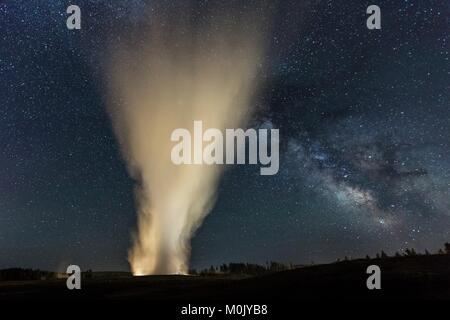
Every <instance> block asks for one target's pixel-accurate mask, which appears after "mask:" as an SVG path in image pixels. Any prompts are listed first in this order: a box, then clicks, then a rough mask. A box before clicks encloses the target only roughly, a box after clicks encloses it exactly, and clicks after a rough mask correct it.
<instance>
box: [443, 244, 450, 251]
mask: <svg viewBox="0 0 450 320" xmlns="http://www.w3.org/2000/svg"><path fill="white" fill-rule="evenodd" d="M444 247H445V253H446V254H450V243H448V242H446V243H445V244H444Z"/></svg>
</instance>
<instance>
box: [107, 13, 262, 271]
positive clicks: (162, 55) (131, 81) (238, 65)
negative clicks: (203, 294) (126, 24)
mask: <svg viewBox="0 0 450 320" xmlns="http://www.w3.org/2000/svg"><path fill="white" fill-rule="evenodd" d="M186 16H187V18H186ZM208 20H209V21H196V19H195V18H194V17H189V14H187V13H186V12H183V14H179V13H176V12H175V13H172V15H171V18H165V19H161V18H159V17H156V16H155V17H153V21H152V22H150V24H149V25H148V27H146V28H145V29H146V30H145V32H142V31H136V33H134V34H133V33H132V35H131V36H130V35H129V34H128V35H126V34H125V35H124V36H125V37H126V38H127V39H126V44H121V45H120V46H118V47H119V49H118V50H117V49H116V50H114V52H112V54H111V55H112V59H111V63H110V66H109V67H108V70H107V76H108V78H109V80H110V81H109V83H110V92H111V108H110V113H111V117H112V119H113V123H114V127H115V131H116V134H117V137H118V139H119V141H120V144H121V148H122V152H123V155H124V158H125V159H126V161H127V164H128V167H129V172H130V174H131V175H132V177H133V178H134V179H135V180H136V181H137V186H136V200H137V204H138V210H139V212H138V229H137V232H136V233H135V234H134V244H133V247H132V248H131V249H130V251H129V262H130V264H131V268H132V272H133V274H135V275H146V274H173V273H187V270H188V260H189V256H190V239H191V237H192V235H193V233H194V232H195V230H196V229H197V228H198V226H199V225H200V224H201V222H202V220H203V218H204V217H205V215H206V214H208V212H209V211H210V209H211V207H212V205H213V204H214V201H215V193H216V188H217V183H218V179H219V177H220V174H221V171H222V170H223V167H222V166H213V165H179V166H177V165H174V164H173V163H172V162H171V158H170V155H171V149H172V147H173V146H174V144H175V143H174V142H172V141H171V140H170V136H171V133H172V131H173V130H174V129H177V128H187V129H188V130H190V131H191V132H192V130H193V124H194V120H202V121H203V125H204V127H205V128H217V129H220V130H224V129H225V128H238V127H242V126H245V125H246V121H247V119H248V117H249V115H250V114H251V105H252V103H253V102H252V98H253V97H254V95H255V93H256V90H257V89H258V78H259V75H258V72H259V71H260V70H259V66H260V64H261V60H262V53H263V52H262V51H263V50H262V46H261V43H262V37H261V32H260V31H259V30H260V27H261V25H258V24H257V23H256V20H257V19H256V16H252V17H251V16H249V15H246V16H245V17H244V14H240V15H238V17H236V16H234V17H233V19H231V16H227V17H220V15H216V17H215V18H212V17H211V18H210V19H208Z"/></svg>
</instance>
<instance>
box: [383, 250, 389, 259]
mask: <svg viewBox="0 0 450 320" xmlns="http://www.w3.org/2000/svg"><path fill="white" fill-rule="evenodd" d="M387 257H388V255H387V254H386V253H385V252H384V251H383V250H381V259H386V258H387Z"/></svg>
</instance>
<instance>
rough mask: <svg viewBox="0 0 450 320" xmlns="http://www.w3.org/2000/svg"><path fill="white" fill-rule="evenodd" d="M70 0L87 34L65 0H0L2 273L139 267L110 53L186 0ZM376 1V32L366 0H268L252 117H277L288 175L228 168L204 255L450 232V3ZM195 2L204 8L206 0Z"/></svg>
mask: <svg viewBox="0 0 450 320" xmlns="http://www.w3.org/2000/svg"><path fill="white" fill-rule="evenodd" d="M76 2H77V4H78V5H79V6H80V8H81V10H82V29H81V30H80V31H69V30H67V28H66V17H67V14H66V8H67V6H68V5H69V4H68V3H66V2H65V1H54V2H53V1H52V2H50V1H48V2H47V3H43V2H42V1H2V2H1V4H0V28H1V30H2V34H1V36H0V77H1V79H2V81H1V82H0V101H2V106H1V108H0V177H1V178H0V244H1V245H0V257H1V258H0V268H3V267H8V266H30V267H40V268H48V269H55V268H60V267H61V266H62V265H66V263H67V262H73V263H77V264H79V265H80V266H82V267H83V268H86V269H87V268H94V269H121V270H122V269H128V268H129V266H128V264H127V261H126V252H127V248H128V247H129V246H130V238H129V230H130V229H132V228H134V227H135V220H136V216H135V211H136V208H135V207H134V199H133V196H132V194H133V181H132V180H131V179H130V178H129V176H128V174H127V172H126V166H125V164H124V163H123V161H122V160H121V156H120V151H119V148H118V146H117V144H116V142H115V139H114V134H113V131H112V129H111V127H110V123H109V119H108V116H107V114H106V111H105V109H106V108H105V106H106V101H105V100H106V99H105V89H104V87H103V85H102V79H101V75H102V70H103V67H104V66H103V61H104V60H103V57H104V53H105V49H106V48H108V46H109V45H110V44H111V42H113V41H114V40H117V37H119V35H120V34H123V33H124V32H127V30H132V29H133V28H135V27H136V25H139V24H140V23H142V21H146V19H150V18H151V12H152V9H153V10H158V13H159V14H161V15H170V12H171V11H172V10H173V8H175V7H177V6H179V5H180V3H181V2H178V1H173V2H171V3H170V4H168V3H165V4H163V5H158V6H156V5H155V6H154V7H152V4H150V2H148V3H149V4H147V1H114V3H113V2H112V1H95V2H94V1H86V0H79V1H76ZM112 3H113V4H112ZM152 3H153V2H152ZM234 3H235V4H234V5H236V6H238V5H239V4H238V2H234ZM256 3H257V2H256V1H249V2H248V4H247V6H248V7H254V8H255V10H256V9H257V8H258V6H261V4H259V5H258V4H256ZM377 4H378V5H379V6H380V7H381V10H382V29H381V30H368V29H367V28H366V21H365V19H366V17H367V15H366V13H365V12H366V4H365V3H361V2H360V1H348V0H347V1H346V0H338V1H332V2H330V1H318V0H317V1H312V0H310V1H299V0H296V1H279V2H270V6H273V8H272V9H273V10H271V11H272V12H274V13H273V17H272V19H273V21H272V25H271V29H272V34H271V36H270V38H269V42H270V45H269V50H268V53H267V57H266V60H267V61H268V63H269V66H268V68H267V70H265V72H264V74H263V75H262V76H263V77H264V83H265V87H264V88H263V89H264V90H263V92H262V93H261V96H260V97H259V98H260V99H259V100H258V101H259V103H258V105H256V106H255V108H256V109H257V110H258V112H257V115H256V116H255V119H253V125H254V126H255V127H260V126H262V127H273V128H279V129H280V147H281V149H280V151H281V152H282V154H281V159H280V170H279V173H278V174H277V175H275V176H270V177H269V176H266V177H263V176H260V175H259V171H258V168H255V167H252V166H236V167H232V168H228V169H227V170H226V172H225V174H224V177H223V181H222V183H221V185H220V187H219V191H218V201H217V203H216V205H215V207H214V208H213V210H212V212H211V214H210V215H209V216H208V217H207V218H206V220H205V222H204V224H203V226H202V227H201V229H200V230H199V231H198V232H197V235H196V236H195V238H194V240H193V244H192V262H193V266H194V267H203V266H209V265H211V264H219V263H223V262H230V261H249V262H265V261H267V260H278V261H286V262H290V261H292V262H294V263H309V262H311V261H314V262H330V261H334V260H336V259H337V258H342V257H344V256H352V257H360V256H365V255H366V254H369V255H374V254H375V253H376V252H379V251H380V250H382V249H383V250H384V251H386V252H387V253H388V254H393V253H395V252H396V251H401V250H403V249H404V248H407V247H414V248H415V249H416V250H418V251H423V250H425V248H426V249H428V250H429V251H430V252H431V251H436V250H437V249H438V248H439V247H441V246H442V244H443V243H444V242H445V241H448V240H450V145H449V144H450V142H449V132H450V110H449V101H450V99H449V98H450V90H449V89H450V62H449V42H450V36H449V35H450V33H449V30H450V29H449V17H450V6H449V5H448V4H447V3H445V2H444V1H427V2H426V3H425V2H419V1H394V0H392V1H381V0H380V1H377ZM266 6H267V5H266ZM144 8H145V9H149V10H144ZM195 10H196V11H197V12H198V15H199V19H202V16H204V17H208V15H209V14H210V11H208V3H207V2H201V3H200V2H199V3H198V4H196V7H195ZM149 12H150V13H149ZM204 36H205V37H208V36H209V35H208V34H206V33H205V34H204Z"/></svg>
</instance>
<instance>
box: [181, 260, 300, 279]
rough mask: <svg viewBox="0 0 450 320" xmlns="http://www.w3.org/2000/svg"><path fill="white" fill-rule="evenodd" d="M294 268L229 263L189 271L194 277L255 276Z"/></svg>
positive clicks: (273, 263) (272, 262) (280, 265)
mask: <svg viewBox="0 0 450 320" xmlns="http://www.w3.org/2000/svg"><path fill="white" fill-rule="evenodd" d="M293 268H294V266H293V265H292V264H283V263H279V262H274V261H271V262H268V263H266V265H264V266H263V265H259V264H254V263H229V264H222V265H220V266H218V267H215V266H211V267H209V268H206V269H203V270H200V271H197V270H195V269H192V270H190V271H189V273H190V274H193V275H218V274H235V275H250V276H255V275H261V274H266V273H270V272H277V271H283V270H289V269H293Z"/></svg>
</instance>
